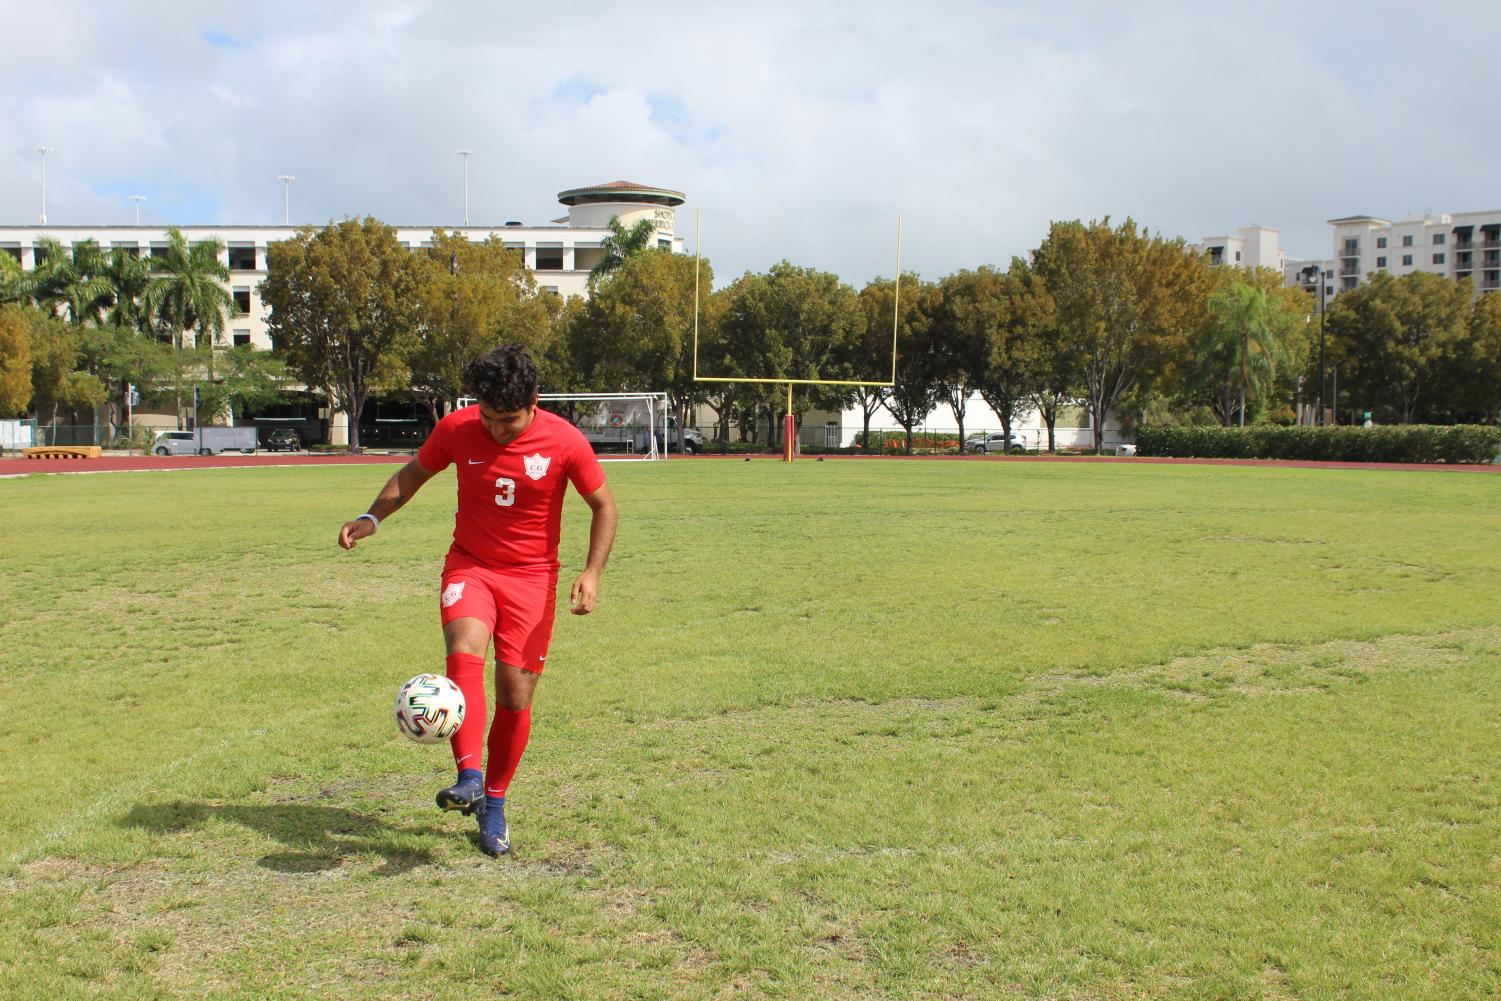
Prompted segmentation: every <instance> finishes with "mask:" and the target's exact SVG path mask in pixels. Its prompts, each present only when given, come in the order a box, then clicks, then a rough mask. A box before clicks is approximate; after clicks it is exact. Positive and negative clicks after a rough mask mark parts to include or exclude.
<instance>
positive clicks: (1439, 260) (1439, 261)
mask: <svg viewBox="0 0 1501 1001" xmlns="http://www.w3.org/2000/svg"><path fill="white" fill-rule="evenodd" d="M1433 263H1434V264H1442V263H1444V255H1443V254H1434V255H1433Z"/></svg>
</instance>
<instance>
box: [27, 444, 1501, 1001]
mask: <svg viewBox="0 0 1501 1001" xmlns="http://www.w3.org/2000/svg"><path fill="white" fill-rule="evenodd" d="M392 468H394V467H337V468H335V467H325V468H307V469H266V470H224V471H194V472H173V473H141V474H118V475H101V476H66V477H64V476H52V477H31V478H27V479H23V480H10V481H0V525H4V526H5V531H4V540H5V541H4V546H3V548H0V585H3V599H4V600H3V605H0V607H3V622H0V678H3V680H4V683H5V692H6V693H7V695H8V705H9V706H10V710H9V712H7V713H6V714H5V715H4V718H3V720H0V748H3V752H0V753H3V756H4V758H3V760H4V768H3V769H0V815H3V816H4V817H5V822H4V824H3V827H0V860H3V867H0V880H3V885H4V892H3V897H0V996H3V997H46V998H49V999H63V998H73V997H93V996H109V997H136V998H158V997H183V998H194V999H206V998H262V997H275V998H308V999H314V998H317V999H326V998H358V999H362V1001H368V999H374V998H414V999H415V998H420V999H424V1001H427V999H440V998H476V997H515V998H580V999H593V998H673V999H676V998H726V997H751V998H755V997H779V998H841V999H842V998H918V997H923V998H948V997H974V998H1092V999H1136V998H1205V999H1208V998H1265V999H1293V998H1297V999H1321V998H1341V999H1347V998H1348V999H1366V998H1369V999H1392V998H1403V999H1406V998H1431V999H1436V1001H1437V999H1443V1001H1450V999H1457V998H1495V997H1497V996H1498V995H1501V785H1498V783H1501V778H1498V776H1501V616H1498V614H1497V613H1498V610H1501V599H1498V597H1497V595H1498V594H1501V478H1497V477H1493V476H1475V475H1468V476H1466V475H1453V474H1443V473H1437V472H1433V473H1428V472H1423V473H1388V472H1367V471H1352V472H1344V471H1319V470H1294V469H1257V468H1224V467H1200V466H1133V465H1128V464H1110V465H1089V464H1067V465H1065V464H1056V465H1055V464H1048V463H997V462H972V463H945V462H920V461H914V462H906V461H889V462H860V461H845V462H835V461H831V462H824V463H815V462H811V461H805V462H801V463H798V464H796V465H794V466H792V467H786V466H783V465H781V464H779V463H776V462H771V461H756V462H752V463H744V462H738V461H729V462H712V461H697V462H673V463H668V464H665V465H663V464H656V465H651V466H647V465H616V466H613V467H610V473H611V476H612V482H613V484H614V487H615V490H616V493H617V496H618V497H619V499H620V503H621V508H622V522H621V531H620V537H619V540H618V542H617V545H616V550H615V557H614V559H613V560H612V562H611V566H610V569H609V571H608V573H607V574H606V579H605V589H604V592H603V594H602V598H601V606H600V609H599V611H598V612H596V614H595V615H593V616H590V617H588V618H582V619H580V618H574V617H572V616H568V615H563V616H561V617H560V619H559V622H558V630H557V635H556V639H555V642H554V645H553V650H552V654H551V656H550V657H549V658H548V669H547V674H546V676H545V678H544V680H543V682H542V684H541V686H540V688H539V689H538V697H537V704H536V710H535V725H534V730H533V737H532V743H531V747H530V750H529V751H528V753H527V757H526V759H525V760H524V761H523V762H522V766H521V772H520V774H519V775H518V777H517V780H516V782H515V783H514V785H513V786H512V789H511V806H510V809H509V810H508V815H509V816H510V819H511V825H512V834H513V837H514V839H515V844H516V851H515V853H514V856H513V857H511V858H508V859H504V860H501V861H499V862H495V861H491V860H488V859H486V858H484V857H483V856H481V855H480V854H479V852H478V851H477V850H476V848H475V846H474V844H473V842H472V841H471V839H470V829H471V828H470V823H469V822H467V821H465V820H464V819H463V818H460V817H458V816H456V815H444V814H440V813H439V812H438V811H436V810H435V809H434V808H433V807H432V805H431V804H432V794H433V792H434V790H435V789H436V788H437V787H438V786H440V785H442V784H445V783H446V782H448V781H450V774H451V773H450V763H451V761H450V758H449V756H448V752H447V749H446V748H443V747H439V748H425V747H418V746H416V745H413V744H411V743H409V742H407V741H405V740H404V739H402V738H401V737H400V736H398V734H397V732H396V728H395V726H394V724H393V722H392V720H391V715H390V708H391V700H392V697H393V696H394V693H395V690H396V687H397V685H398V684H399V683H400V682H401V681H403V680H405V679H406V678H407V677H409V676H410V675H412V674H415V673H417V672H418V671H422V670H440V669H441V664H442V646H441V638H440V634H439V630H438V627H437V600H436V599H437V572H438V567H439V565H440V563H441V557H442V553H443V551H444V549H445V548H446V545H447V538H448V534H449V531H450V530H451V525H452V509H453V490H452V474H451V473H450V474H445V475H444V476H442V477H440V478H439V479H437V480H435V481H434V482H433V483H432V484H430V485H429V487H428V488H427V489H426V490H425V492H424V494H423V495H422V496H420V497H419V498H418V500H417V501H416V502H414V504H412V505H411V506H410V507H408V508H407V509H406V510H405V511H403V512H402V513H401V514H399V515H398V516H396V517H395V518H393V519H392V520H391V521H389V522H388V523H387V524H386V525H385V526H384V527H383V528H382V529H381V532H380V534H379V535H378V536H377V537H376V538H374V539H372V540H370V541H369V542H368V543H365V544H363V545H362V546H361V547H360V548H359V549H358V550H357V551H356V552H354V553H344V552H342V551H340V550H338V549H337V548H336V547H335V546H334V537H335V534H336V532H337V529H338V526H339V524H340V523H341V521H342V520H343V519H344V518H346V517H349V516H350V515H352V514H354V513H356V512H358V511H360V510H363V509H364V506H365V504H366V503H367V502H368V501H369V499H370V498H371V496H373V494H374V492H375V491H376V489H377V488H378V487H379V485H380V484H381V483H382V482H383V481H384V479H385V477H386V476H387V475H389V473H390V472H391V471H392ZM569 518H570V521H571V524H570V525H569V526H568V528H567V530H566V531H565V536H564V560H565V567H564V574H565V576H564V586H565V587H566V584H567V581H568V580H569V579H571V578H570V576H569V573H570V570H572V571H575V572H576V569H577V567H578V566H579V564H580V563H581V562H582V557H583V550H584V539H585V527H586V525H587V511H586V509H585V508H584V507H583V505H582V504H581V503H578V502H577V501H576V500H571V501H570V507H569Z"/></svg>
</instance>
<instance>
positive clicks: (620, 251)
mask: <svg viewBox="0 0 1501 1001" xmlns="http://www.w3.org/2000/svg"><path fill="white" fill-rule="evenodd" d="M608 225H609V229H610V235H609V236H606V237H605V238H604V239H603V240H600V241H599V249H600V251H601V252H602V253H603V256H602V257H601V258H600V259H599V263H598V264H596V265H594V267H593V269H591V270H590V272H589V284H590V286H591V287H592V286H594V285H597V284H599V282H600V281H601V280H603V279H604V278H606V277H608V276H609V275H611V274H612V273H614V272H616V271H618V270H620V268H622V267H623V266H624V265H625V262H626V261H628V260H630V259H631V258H633V257H635V256H636V255H638V254H641V253H644V252H645V251H646V250H648V249H649V248H650V247H651V238H652V236H653V234H655V233H656V231H657V224H656V223H655V222H653V221H652V220H651V219H637V220H636V221H635V222H634V223H633V224H632V225H631V227H630V228H629V229H627V228H626V226H625V224H624V223H622V222H621V221H620V217H619V216H614V215H612V216H610V222H609V224H608Z"/></svg>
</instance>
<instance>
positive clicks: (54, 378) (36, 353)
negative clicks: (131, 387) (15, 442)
mask: <svg viewBox="0 0 1501 1001" xmlns="http://www.w3.org/2000/svg"><path fill="white" fill-rule="evenodd" d="M25 316H26V326H27V331H26V332H27V339H28V343H29V347H30V351H31V389H32V398H31V408H30V409H31V412H32V413H34V414H38V415H41V414H43V413H47V414H48V417H47V420H48V422H49V423H51V424H57V423H59V422H60V421H61V419H62V415H63V413H65V412H67V413H72V412H74V411H79V410H92V409H94V408H95V407H97V406H99V405H100V404H102V403H103V402H104V400H105V387H104V384H103V383H101V382H100V381H99V380H98V379H97V378H95V377H94V376H93V375H91V374H89V373H88V372H83V371H79V362H80V360H81V358H82V355H83V338H84V332H83V330H82V329H80V328H79V327H76V326H73V325H71V324H68V323H64V322H63V321H62V320H61V319H59V318H58V317H56V316H53V315H49V314H47V313H44V312H41V311H38V310H26V311H25Z"/></svg>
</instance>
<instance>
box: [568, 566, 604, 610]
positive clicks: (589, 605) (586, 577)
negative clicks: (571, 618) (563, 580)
mask: <svg viewBox="0 0 1501 1001" xmlns="http://www.w3.org/2000/svg"><path fill="white" fill-rule="evenodd" d="M598 597H599V571H597V570H585V571H584V572H583V573H581V574H579V575H578V577H576V578H574V581H573V590H572V591H570V592H569V594H568V606H569V607H568V610H569V611H570V612H572V613H573V614H574V615H588V614H589V613H590V612H592V611H594V601H595V599H596V598H598Z"/></svg>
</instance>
